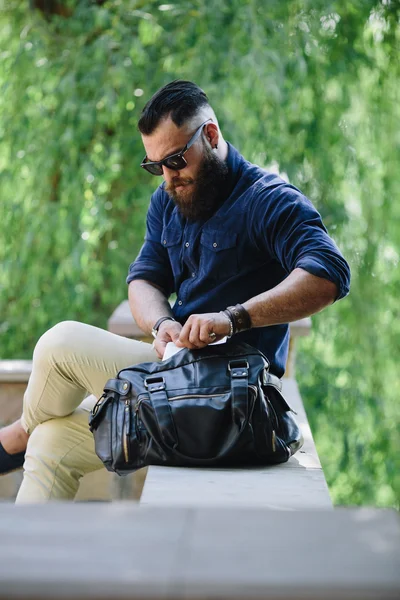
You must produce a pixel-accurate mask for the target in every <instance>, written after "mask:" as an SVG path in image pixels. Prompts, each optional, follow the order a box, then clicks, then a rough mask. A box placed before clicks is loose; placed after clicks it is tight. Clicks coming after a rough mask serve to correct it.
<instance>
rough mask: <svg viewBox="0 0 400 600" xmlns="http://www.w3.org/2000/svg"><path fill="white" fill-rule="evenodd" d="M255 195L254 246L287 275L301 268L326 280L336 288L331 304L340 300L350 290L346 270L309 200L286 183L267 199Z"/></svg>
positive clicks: (260, 195) (339, 254)
mask: <svg viewBox="0 0 400 600" xmlns="http://www.w3.org/2000/svg"><path fill="white" fill-rule="evenodd" d="M257 196H258V198H257V200H256V202H255V212H256V214H255V215H254V217H253V219H252V221H253V223H254V224H255V232H254V235H255V237H256V240H257V243H258V244H259V245H262V247H263V248H264V249H265V250H266V251H267V252H269V253H270V254H271V255H272V256H273V257H274V258H275V259H276V260H277V261H279V262H280V263H281V265H282V266H283V268H284V269H285V271H287V273H290V272H291V271H293V270H294V269H295V268H301V269H304V270H305V271H308V272H309V273H311V274H312V275H316V276H317V277H322V278H324V279H328V280H329V281H332V282H333V283H335V284H336V286H337V289H338V294H337V297H336V298H335V301H336V300H339V299H340V298H344V297H345V296H346V295H347V294H348V293H349V290H350V267H349V265H348V263H347V261H346V260H345V259H344V257H343V255H342V253H341V252H340V250H339V248H338V247H337V245H336V244H335V242H334V241H333V239H332V238H331V237H330V236H329V235H328V232H327V230H326V228H325V226H324V224H323V222H322V219H321V215H320V214H319V212H318V211H317V210H316V208H315V207H314V206H313V204H312V203H311V202H310V200H309V199H308V198H306V197H305V196H304V195H303V194H301V192H299V191H298V190H297V189H296V188H294V187H292V186H289V185H288V184H285V185H282V186H279V187H278V189H275V190H274V191H273V192H271V193H269V194H267V197H266V196H265V194H264V196H263V194H258V195H257Z"/></svg>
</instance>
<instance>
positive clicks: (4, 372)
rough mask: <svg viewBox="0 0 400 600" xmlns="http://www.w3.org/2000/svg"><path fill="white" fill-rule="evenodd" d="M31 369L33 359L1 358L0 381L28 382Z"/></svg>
mask: <svg viewBox="0 0 400 600" xmlns="http://www.w3.org/2000/svg"><path fill="white" fill-rule="evenodd" d="M31 371H32V361H31V360H0V382H2V383H3V382H4V383H26V382H27V381H28V379H29V377H30V374H31Z"/></svg>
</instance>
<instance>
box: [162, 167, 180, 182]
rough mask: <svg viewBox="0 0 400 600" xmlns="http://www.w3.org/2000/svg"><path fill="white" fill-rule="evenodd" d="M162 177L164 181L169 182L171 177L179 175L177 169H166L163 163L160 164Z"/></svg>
mask: <svg viewBox="0 0 400 600" xmlns="http://www.w3.org/2000/svg"><path fill="white" fill-rule="evenodd" d="M162 170H163V177H164V179H165V181H166V182H167V183H168V184H170V183H171V182H172V180H173V179H175V178H177V177H179V171H174V170H173V169H168V167H166V166H165V165H163V166H162Z"/></svg>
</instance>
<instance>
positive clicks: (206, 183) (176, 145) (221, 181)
mask: <svg viewBox="0 0 400 600" xmlns="http://www.w3.org/2000/svg"><path fill="white" fill-rule="evenodd" d="M200 123H201V121H200ZM195 130H196V128H195V127H194V128H193V130H192V129H189V128H188V126H185V125H183V126H182V127H181V128H178V127H177V126H176V125H175V123H173V121H172V120H171V119H166V120H164V121H162V122H161V123H160V124H159V126H158V127H157V129H156V130H155V131H154V132H153V133H152V134H151V135H146V136H145V135H142V140H143V145H144V147H145V150H146V155H147V158H148V160H149V161H159V160H162V159H163V158H166V157H167V156H169V155H171V154H175V153H177V152H179V151H181V150H182V149H183V148H184V147H185V145H186V144H187V143H188V141H189V140H190V138H191V137H192V135H193V134H194V132H195ZM206 130H207V125H205V126H204V129H203V132H202V134H201V136H200V138H199V139H198V140H197V141H196V142H195V143H194V144H193V145H192V146H191V147H190V148H189V150H188V151H187V152H186V153H185V154H184V157H185V159H186V162H187V166H186V167H185V168H183V169H180V170H179V171H174V170H172V169H168V168H167V167H165V166H163V177H164V180H165V183H166V185H165V191H166V192H167V193H168V195H169V196H170V197H171V198H172V199H173V201H174V202H175V204H176V205H177V206H178V209H179V212H180V213H181V214H182V216H183V217H185V218H187V219H188V220H190V221H196V220H204V219H207V218H209V217H210V216H211V215H212V214H213V212H215V210H216V209H217V207H218V205H219V204H220V202H221V199H223V198H224V194H223V191H224V187H225V181H226V176H227V172H228V168H227V165H226V163H225V162H224V161H222V160H221V159H219V158H218V157H217V156H216V155H215V153H214V152H213V151H212V149H211V147H210V145H209V144H208V142H207V141H206V138H205V135H206Z"/></svg>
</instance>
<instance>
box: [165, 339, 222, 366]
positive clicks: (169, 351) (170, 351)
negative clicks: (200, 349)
mask: <svg viewBox="0 0 400 600" xmlns="http://www.w3.org/2000/svg"><path fill="white" fill-rule="evenodd" d="M227 339H228V338H227V337H226V336H225V337H223V338H222V340H219V341H218V342H214V343H212V344H209V346H216V345H217V344H225V342H226V340H227ZM181 350H184V348H178V346H176V345H175V344H174V342H168V344H167V345H166V347H165V351H164V356H163V357H162V359H163V360H168V359H169V358H171V356H173V355H174V354H177V352H180V351H181Z"/></svg>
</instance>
